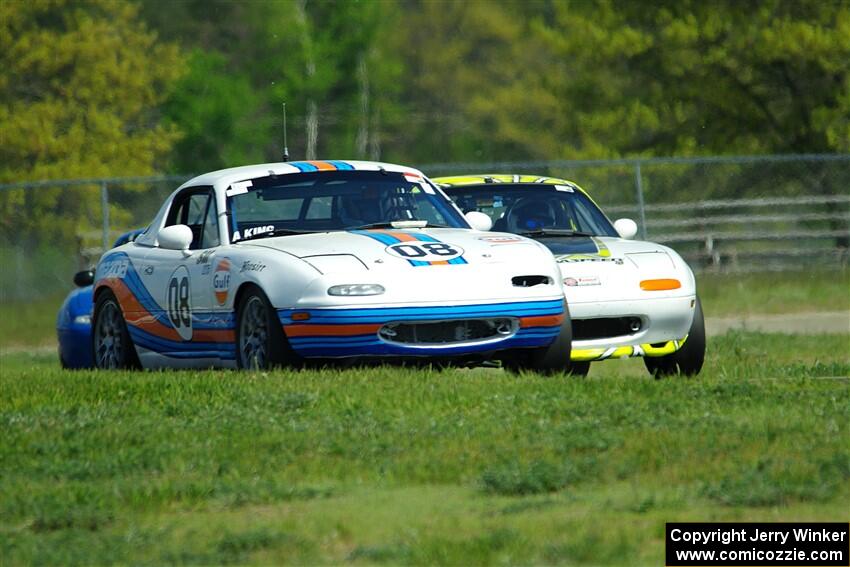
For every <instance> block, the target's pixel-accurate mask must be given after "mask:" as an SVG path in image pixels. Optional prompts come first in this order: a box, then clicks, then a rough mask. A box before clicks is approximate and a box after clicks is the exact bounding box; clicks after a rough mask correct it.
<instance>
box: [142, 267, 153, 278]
mask: <svg viewBox="0 0 850 567" xmlns="http://www.w3.org/2000/svg"><path fill="white" fill-rule="evenodd" d="M144 271H145V275H146V276H150V275H152V274H153V266H145V270H144Z"/></svg>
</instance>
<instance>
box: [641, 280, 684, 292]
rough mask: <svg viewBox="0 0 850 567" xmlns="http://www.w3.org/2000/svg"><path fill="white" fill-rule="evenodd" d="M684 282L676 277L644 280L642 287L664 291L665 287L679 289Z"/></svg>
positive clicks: (644, 289)
mask: <svg viewBox="0 0 850 567" xmlns="http://www.w3.org/2000/svg"><path fill="white" fill-rule="evenodd" d="M680 287H682V282H680V281H679V280H674V279H660V280H643V281H642V282H640V288H641V289H642V290H643V291H664V290H665V289H679V288H680Z"/></svg>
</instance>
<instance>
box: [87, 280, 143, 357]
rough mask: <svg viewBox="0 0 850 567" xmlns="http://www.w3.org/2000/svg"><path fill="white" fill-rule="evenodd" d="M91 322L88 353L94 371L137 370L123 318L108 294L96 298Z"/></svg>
mask: <svg viewBox="0 0 850 567" xmlns="http://www.w3.org/2000/svg"><path fill="white" fill-rule="evenodd" d="M92 319H93V320H92V351H93V355H94V356H93V359H94V365H95V368H100V369H103V370H117V369H122V368H141V364H139V357H138V355H137V354H136V348H135V347H134V346H133V341H132V340H131V339H130V333H129V332H128V331H127V323H126V322H125V321H124V314H123V313H122V312H121V307H120V306H119V305H118V300H117V299H115V295H114V294H113V293H112V292H111V291H109V290H104V291H103V292H102V293H101V294H100V295H99V296H98V298H97V302H96V303H95V305H94V315H93V317H92Z"/></svg>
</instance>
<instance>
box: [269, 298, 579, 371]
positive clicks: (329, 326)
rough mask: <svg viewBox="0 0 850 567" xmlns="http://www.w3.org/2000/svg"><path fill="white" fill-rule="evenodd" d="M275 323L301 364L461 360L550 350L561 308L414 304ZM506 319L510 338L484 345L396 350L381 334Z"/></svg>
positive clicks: (316, 313) (325, 312)
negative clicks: (391, 328) (404, 327)
mask: <svg viewBox="0 0 850 567" xmlns="http://www.w3.org/2000/svg"><path fill="white" fill-rule="evenodd" d="M278 317H279V318H280V322H281V324H282V325H283V331H284V333H285V334H286V336H287V339H288V340H289V344H290V346H291V347H292V349H293V350H294V351H295V353H296V354H298V355H299V356H302V357H304V358H348V357H386V356H397V357H463V356H468V355H484V354H488V355H489V354H492V353H495V352H499V351H503V350H508V349H514V348H535V347H545V346H548V345H550V344H551V343H552V342H553V341H554V340H555V339H556V338H557V337H558V335H559V334H560V330H561V323H562V322H563V319H564V302H563V300H562V299H553V300H542V301H520V302H500V303H489V304H472V305H470V304H466V305H451V306H446V305H434V304H418V305H407V306H403V307H364V306H341V307H339V308H327V307H325V308H306V309H279V310H278ZM506 318H507V319H512V320H515V321H516V325H515V326H514V327H512V328H511V331H510V333H504V334H499V335H498V336H494V337H489V338H485V339H476V340H465V339H460V340H458V341H456V342H443V343H439V344H435V343H433V342H430V343H422V344H417V343H415V342H408V343H404V344H402V343H400V342H396V341H394V340H391V339H388V338H387V337H386V336H385V335H384V334H383V333H381V330H382V329H383V328H385V327H386V326H387V325H392V324H396V323H403V324H416V323H417V322H445V323H453V322H460V321H482V320H488V319H499V320H503V319H506Z"/></svg>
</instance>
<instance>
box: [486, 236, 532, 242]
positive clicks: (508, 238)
mask: <svg viewBox="0 0 850 567" xmlns="http://www.w3.org/2000/svg"><path fill="white" fill-rule="evenodd" d="M478 240H482V241H484V242H487V243H488V244H516V243H518V242H527V241H526V240H524V239H522V238H520V237H519V236H507V235H505V236H479V237H478Z"/></svg>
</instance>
